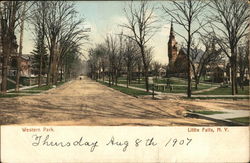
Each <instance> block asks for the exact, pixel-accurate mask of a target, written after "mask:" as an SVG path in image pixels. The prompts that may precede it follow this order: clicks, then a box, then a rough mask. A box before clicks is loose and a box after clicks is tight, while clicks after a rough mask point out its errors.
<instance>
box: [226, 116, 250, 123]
mask: <svg viewBox="0 0 250 163" xmlns="http://www.w3.org/2000/svg"><path fill="white" fill-rule="evenodd" d="M228 120H230V121H233V122H236V123H243V124H245V125H249V123H250V117H240V118H233V119H228Z"/></svg>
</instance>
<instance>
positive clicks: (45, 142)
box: [31, 134, 193, 152]
mask: <svg viewBox="0 0 250 163" xmlns="http://www.w3.org/2000/svg"><path fill="white" fill-rule="evenodd" d="M192 141H193V140H192V138H188V137H185V138H181V139H180V138H174V137H172V138H166V141H165V142H157V140H156V139H155V138H154V137H150V138H146V139H145V138H144V139H142V138H135V139H134V140H132V141H131V140H130V141H129V140H119V139H118V138H116V137H115V136H111V137H110V138H109V139H107V140H106V141H105V143H103V141H102V143H101V142H100V141H99V140H87V139H84V137H79V138H77V139H75V140H67V141H61V140H57V139H56V138H55V137H52V136H51V135H50V134H47V135H39V134H34V135H32V142H31V144H32V146H34V147H38V146H45V147H59V148H67V147H84V148H87V149H88V150H89V151H90V152H94V151H95V150H96V149H97V148H99V147H101V146H104V147H118V148H119V149H120V150H121V151H123V152H126V151H127V150H128V149H129V147H130V146H133V147H136V148H139V147H156V146H163V147H164V148H167V147H170V148H174V147H177V146H183V147H187V146H190V144H192Z"/></svg>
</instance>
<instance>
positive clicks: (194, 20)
mask: <svg viewBox="0 0 250 163" xmlns="http://www.w3.org/2000/svg"><path fill="white" fill-rule="evenodd" d="M135 3H136V2H131V4H130V5H128V7H127V8H125V10H124V11H125V16H126V18H127V23H126V24H123V25H122V27H124V30H125V31H126V33H123V36H124V37H125V38H126V39H128V40H129V41H128V42H129V43H131V44H133V45H134V44H135V45H136V46H134V47H136V48H135V49H137V50H135V51H136V52H134V54H136V56H138V55H139V56H140V57H139V58H140V62H137V64H139V63H140V64H141V65H142V67H143V74H144V77H145V82H146V89H147V91H148V90H149V87H148V69H149V63H148V61H147V60H148V59H147V53H148V52H147V51H150V50H149V49H151V48H149V49H148V48H147V47H148V42H149V40H150V39H151V38H152V37H153V35H154V34H155V32H157V29H158V27H156V22H157V19H156V17H155V7H154V6H151V5H150V4H149V3H148V2H147V1H140V2H138V3H139V5H136V4H135ZM166 3H168V4H167V5H162V7H161V8H162V11H163V12H164V13H165V15H167V16H168V17H169V18H170V19H171V20H172V21H173V23H175V24H177V25H179V26H180V27H182V29H183V32H182V33H179V32H176V34H177V35H179V36H180V37H182V38H183V40H184V42H185V43H184V48H185V49H186V60H187V68H186V71H187V74H188V75H187V76H188V87H187V96H188V97H191V83H192V73H191V72H192V71H193V74H194V78H195V81H196V87H197V85H198V83H199V79H200V77H201V75H202V72H204V69H205V67H206V65H208V64H209V63H212V62H214V61H217V60H220V59H221V56H222V55H226V56H227V57H228V59H229V62H230V68H231V70H232V71H231V75H230V76H231V81H232V95H234V94H236V93H237V92H236V90H237V82H236V78H237V77H236V75H237V72H238V71H237V68H238V67H239V65H240V63H241V62H244V61H245V59H243V58H247V57H246V56H249V41H246V42H247V43H248V44H247V47H248V49H245V52H246V53H244V56H245V57H243V56H241V57H240V55H243V53H241V54H240V53H239V50H238V49H239V47H240V44H239V43H240V42H241V41H243V42H244V40H243V38H246V35H247V32H248V30H249V17H250V15H249V13H250V12H249V4H248V2H247V1H246V0H210V1H202V0H183V1H169V2H166ZM205 11H206V12H205ZM170 19H169V21H170ZM199 36H200V38H201V39H200V40H201V42H202V46H203V47H202V48H203V49H204V51H205V52H204V54H203V55H202V57H201V58H200V59H199V62H198V67H197V66H195V64H194V62H193V61H194V60H197V59H196V57H197V56H198V49H199V48H200V46H199V45H198V44H196V42H195V40H197V37H199ZM247 40H249V39H247ZM105 42H106V46H104V45H103V46H98V47H106V49H105V48H104V49H99V50H98V53H100V54H102V53H103V54H106V53H107V56H110V57H109V58H108V59H107V60H108V61H109V73H110V74H109V76H111V78H112V80H113V77H112V76H116V77H117V75H118V74H119V71H120V69H119V66H118V67H117V65H116V64H118V65H120V60H119V59H117V61H112V59H113V57H112V56H113V54H117V55H118V56H117V58H122V57H119V55H121V54H122V53H120V51H119V50H118V52H117V53H115V52H114V51H115V49H114V47H120V48H118V49H122V42H121V41H120V43H118V42H119V39H118V40H115V39H113V37H111V36H108V37H107V38H106V41H105ZM198 42H200V41H198ZM117 44H118V45H117ZM198 47H199V48H198ZM124 49H126V48H124ZM247 51H248V53H247ZM128 53H133V51H129V52H128ZM90 54H91V56H92V55H93V54H95V53H90ZM110 54H111V55H110ZM150 54H151V53H150ZM126 55H127V53H123V58H126ZM93 58H95V57H90V60H89V62H91V63H92V64H90V65H94V63H96V61H94V59H93ZM248 60H249V59H248ZM133 61H134V60H133ZM127 62H130V63H127ZM103 63H104V62H103ZM124 63H126V65H127V69H130V64H133V62H132V61H130V60H126V59H124ZM196 63H197V62H196ZM248 63H249V62H248ZM248 65H249V64H248ZM240 69H241V68H240ZM242 69H243V68H242ZM102 70H103V71H104V70H105V69H104V67H103V68H102ZM244 70H245V69H244ZM92 71H94V69H93V68H92ZM129 71H130V70H129ZM129 71H128V78H129V76H130V75H129ZM242 72H243V70H242ZM128 81H129V80H128Z"/></svg>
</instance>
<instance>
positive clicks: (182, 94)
mask: <svg viewBox="0 0 250 163" xmlns="http://www.w3.org/2000/svg"><path fill="white" fill-rule="evenodd" d="M104 82H106V83H108V81H104ZM117 85H118V86H121V87H127V85H126V84H117ZM128 88H131V89H136V90H140V91H146V89H143V88H138V87H133V86H128ZM216 88H217V87H212V88H208V89H204V90H200V91H199V92H198V91H193V93H194V92H195V93H201V92H206V91H211V90H214V89H216ZM149 92H151V93H152V90H149ZM154 92H155V94H157V95H155V97H156V98H158V99H163V98H166V97H169V96H172V97H176V98H180V97H187V95H186V94H185V93H164V92H159V91H154ZM164 96H165V97H164ZM192 97H197V98H199V97H203V98H205V97H208V98H209V97H221V98H223V97H225V98H230V97H250V95H193V94H192Z"/></svg>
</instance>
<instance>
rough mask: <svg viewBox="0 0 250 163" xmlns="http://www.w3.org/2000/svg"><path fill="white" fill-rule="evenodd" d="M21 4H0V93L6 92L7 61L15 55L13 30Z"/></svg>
mask: <svg viewBox="0 0 250 163" xmlns="http://www.w3.org/2000/svg"><path fill="white" fill-rule="evenodd" d="M21 4H22V2H20V1H4V2H1V3H0V5H1V6H0V21H1V31H2V33H1V42H2V52H3V54H2V83H1V92H2V93H4V94H5V93H6V91H7V70H8V61H9V57H10V55H11V54H13V53H16V51H15V49H17V47H18V45H17V43H16V36H15V30H16V27H17V25H18V20H19V19H20V15H19V12H18V11H19V10H20V8H21Z"/></svg>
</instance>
